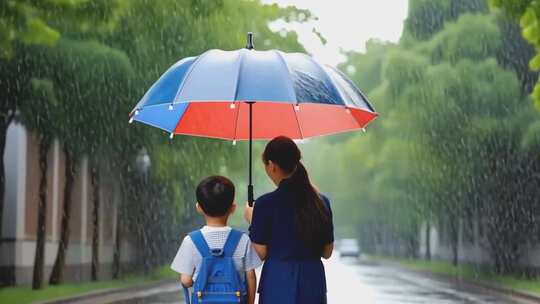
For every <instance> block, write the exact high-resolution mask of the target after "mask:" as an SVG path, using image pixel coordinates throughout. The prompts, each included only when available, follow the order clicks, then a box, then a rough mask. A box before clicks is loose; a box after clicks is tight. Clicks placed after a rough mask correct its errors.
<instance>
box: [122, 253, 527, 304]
mask: <svg viewBox="0 0 540 304" xmlns="http://www.w3.org/2000/svg"><path fill="white" fill-rule="evenodd" d="M325 266H326V273H327V281H328V303H330V304H337V303H339V304H341V303H362V304H372V303H377V304H394V303H395V304H398V303H401V304H403V303H444V304H452V303H471V304H473V303H492V304H502V303H505V304H520V303H533V302H526V301H521V300H516V299H510V298H507V297H506V296H505V295H501V294H495V293H491V292H488V291H484V290H480V289H478V288H471V287H470V286H466V284H460V285H458V284H457V283H450V282H442V281H439V280H436V279H433V278H429V277H425V276H422V275H421V274H417V273H414V272H409V271H405V270H402V269H399V268H395V267H391V266H383V265H378V264H375V263H364V262H358V261H357V260H355V259H348V258H347V259H341V258H339V254H337V253H336V254H335V255H334V256H333V257H332V258H331V259H330V260H328V261H326V262H325ZM148 293H151V294H152V295H150V296H148ZM115 303H116V304H119V303H121V304H135V303H136V304H150V303H155V304H157V303H160V304H165V303H183V301H182V296H181V291H180V289H179V288H178V289H175V288H174V287H171V286H170V285H167V286H164V287H162V289H161V291H160V290H154V292H147V293H141V296H140V297H138V298H136V299H132V300H129V301H120V302H115Z"/></svg>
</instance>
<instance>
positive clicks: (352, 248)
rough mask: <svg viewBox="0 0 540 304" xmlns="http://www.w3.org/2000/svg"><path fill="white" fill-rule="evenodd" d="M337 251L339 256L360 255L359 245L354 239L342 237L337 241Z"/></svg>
mask: <svg viewBox="0 0 540 304" xmlns="http://www.w3.org/2000/svg"><path fill="white" fill-rule="evenodd" d="M338 251H339V255H340V256H341V257H355V258H358V257H359V256H360V246H359V245H358V240H356V239H342V240H340V241H339V243H338Z"/></svg>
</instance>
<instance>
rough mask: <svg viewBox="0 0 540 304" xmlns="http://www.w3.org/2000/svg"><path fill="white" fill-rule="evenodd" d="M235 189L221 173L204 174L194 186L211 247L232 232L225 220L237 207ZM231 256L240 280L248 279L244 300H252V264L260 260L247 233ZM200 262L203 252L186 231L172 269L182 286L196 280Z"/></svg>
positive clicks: (253, 277) (253, 269)
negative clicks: (176, 273)
mask: <svg viewBox="0 0 540 304" xmlns="http://www.w3.org/2000/svg"><path fill="white" fill-rule="evenodd" d="M234 191H235V190H234V185H233V183H232V182H231V181H230V180H229V179H228V178H226V177H223V176H210V177H207V178H205V179H204V180H202V181H201V182H200V183H199V185H198V186H197V190H196V196H197V204H196V205H195V208H196V209H197V212H198V213H200V214H202V215H203V216H204V219H205V221H206V226H204V227H202V229H201V230H200V231H201V232H202V235H203V237H204V240H205V241H206V243H207V244H208V247H209V248H210V249H216V248H219V249H222V248H223V246H224V245H225V242H226V240H227V238H228V236H229V233H230V232H231V227H229V226H227V220H228V219H229V216H230V215H231V214H232V213H233V212H234V211H235V209H236V204H235V203H234ZM232 257H233V261H234V264H235V266H236V270H237V271H238V272H239V274H240V278H241V279H242V281H243V282H242V283H243V284H245V283H247V303H248V304H253V303H254V302H255V288H256V284H257V278H256V275H255V268H257V267H259V266H260V265H261V264H262V262H261V260H260V259H259V257H258V256H257V254H256V252H255V251H254V250H253V248H252V246H251V241H250V240H249V237H248V236H247V235H246V234H242V236H241V238H240V240H239V241H238V246H237V247H236V249H235V251H234V254H233V255H232ZM201 262H202V256H201V254H200V252H199V251H198V249H197V247H196V246H195V244H194V242H193V240H192V239H191V237H190V236H189V235H188V236H186V237H185V238H184V240H183V241H182V245H180V249H178V253H177V254H176V256H175V258H174V260H173V262H172V264H171V269H172V270H174V271H176V272H178V273H179V274H180V282H181V283H182V285H183V286H185V287H191V286H193V282H194V281H196V280H197V275H198V274H199V270H200V266H201Z"/></svg>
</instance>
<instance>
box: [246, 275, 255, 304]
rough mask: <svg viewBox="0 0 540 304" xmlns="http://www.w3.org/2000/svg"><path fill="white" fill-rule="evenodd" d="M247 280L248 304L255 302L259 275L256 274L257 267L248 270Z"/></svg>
mask: <svg viewBox="0 0 540 304" xmlns="http://www.w3.org/2000/svg"><path fill="white" fill-rule="evenodd" d="M246 281H247V287H248V290H247V292H248V301H247V303H248V304H254V303H255V292H256V288H257V275H256V274H255V269H251V270H248V271H246Z"/></svg>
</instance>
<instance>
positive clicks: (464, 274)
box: [372, 257, 540, 296]
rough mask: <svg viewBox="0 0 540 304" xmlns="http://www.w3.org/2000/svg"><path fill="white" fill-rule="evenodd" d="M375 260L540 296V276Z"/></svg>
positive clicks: (413, 261)
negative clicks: (528, 276) (521, 275)
mask: <svg viewBox="0 0 540 304" xmlns="http://www.w3.org/2000/svg"><path fill="white" fill-rule="evenodd" d="M372 259H373V260H375V261H377V260H378V261H383V262H384V261H386V262H393V263H398V264H399V265H401V266H404V267H406V268H408V269H411V270H415V271H425V272H431V273H436V274H444V275H449V276H454V277H460V278H464V279H467V280H475V281H479V282H486V283H492V284H497V285H500V286H502V287H505V288H510V289H514V290H521V291H526V292H530V293H533V294H538V295H539V296H540V278H539V279H531V278H526V277H520V276H511V275H498V274H495V273H494V272H492V271H487V270H485V269H480V268H478V267H474V266H470V265H458V266H454V265H452V264H451V263H448V262H444V261H425V260H416V259H404V258H387V257H372Z"/></svg>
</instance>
